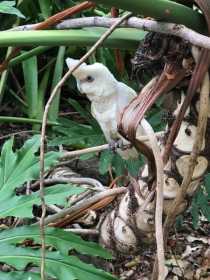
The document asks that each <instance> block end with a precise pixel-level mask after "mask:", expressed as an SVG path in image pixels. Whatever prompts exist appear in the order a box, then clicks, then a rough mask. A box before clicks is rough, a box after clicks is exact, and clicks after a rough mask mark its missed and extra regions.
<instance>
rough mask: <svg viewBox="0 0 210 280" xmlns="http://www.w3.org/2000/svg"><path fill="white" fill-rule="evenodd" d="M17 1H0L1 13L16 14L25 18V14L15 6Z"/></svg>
mask: <svg viewBox="0 0 210 280" xmlns="http://www.w3.org/2000/svg"><path fill="white" fill-rule="evenodd" d="M14 6H15V1H1V2H0V13H2V14H10V15H16V16H17V17H20V18H25V16H24V15H23V14H22V13H21V12H20V11H19V10H18V9H16V8H15V7H14Z"/></svg>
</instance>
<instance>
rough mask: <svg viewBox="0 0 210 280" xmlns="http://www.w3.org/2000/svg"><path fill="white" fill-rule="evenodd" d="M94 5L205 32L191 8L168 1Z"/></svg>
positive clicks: (106, 0)
mask: <svg viewBox="0 0 210 280" xmlns="http://www.w3.org/2000/svg"><path fill="white" fill-rule="evenodd" d="M94 2H95V3H98V4H103V5H105V6H108V7H113V6H114V7H116V8H120V9H124V10H127V11H131V12H133V13H135V14H140V15H144V16H145V17H153V18H155V19H158V20H161V21H166V22H174V23H179V24H184V25H186V26H187V27H190V28H192V29H194V30H196V31H200V32H204V31H205V30H206V27H205V21H204V18H203V16H202V15H201V14H199V13H198V12H196V11H193V10H192V9H191V8H189V7H186V6H184V5H181V4H179V3H176V2H173V1H168V0H149V1H148V0H141V1H140V0H132V1H130V0H94Z"/></svg>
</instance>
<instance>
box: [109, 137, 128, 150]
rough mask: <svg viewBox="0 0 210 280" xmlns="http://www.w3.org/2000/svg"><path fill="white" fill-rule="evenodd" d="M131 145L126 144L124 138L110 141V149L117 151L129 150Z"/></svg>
mask: <svg viewBox="0 0 210 280" xmlns="http://www.w3.org/2000/svg"><path fill="white" fill-rule="evenodd" d="M130 147H131V144H125V143H123V140H122V139H118V140H111V141H110V142H109V149H110V150H111V151H112V152H114V153H116V152H117V149H120V150H127V149H128V148H130Z"/></svg>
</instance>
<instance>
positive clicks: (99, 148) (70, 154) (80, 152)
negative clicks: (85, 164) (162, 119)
mask: <svg viewBox="0 0 210 280" xmlns="http://www.w3.org/2000/svg"><path fill="white" fill-rule="evenodd" d="M163 133H164V132H163V131H159V132H156V133H155V135H156V137H161V136H163ZM137 139H138V140H139V141H141V142H148V141H149V139H148V137H147V136H146V135H142V136H138V137H137ZM109 148H110V146H109V144H104V145H100V146H96V147H91V148H86V149H81V150H76V151H71V152H64V154H63V155H62V157H61V158H60V160H64V159H67V158H71V157H76V156H80V155H84V154H88V153H97V152H101V151H104V150H108V149H109Z"/></svg>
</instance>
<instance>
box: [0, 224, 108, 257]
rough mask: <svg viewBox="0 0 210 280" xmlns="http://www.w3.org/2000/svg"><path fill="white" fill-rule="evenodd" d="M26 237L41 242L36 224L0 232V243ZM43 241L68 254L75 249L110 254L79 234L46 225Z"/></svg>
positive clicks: (103, 255) (102, 254)
mask: <svg viewBox="0 0 210 280" xmlns="http://www.w3.org/2000/svg"><path fill="white" fill-rule="evenodd" d="M26 239H31V240H33V241H34V242H35V243H39V244H40V243H41V239H40V229H39V227H37V226H23V227H18V228H14V229H10V230H4V231H1V232H0V246H1V244H12V245H15V244H16V243H20V242H23V241H24V240H26ZM45 242H46V244H47V245H50V246H53V247H54V248H56V249H57V250H59V251H60V252H61V254H64V255H68V252H69V250H71V249H75V250H76V251H77V252H79V253H81V254H88V255H91V256H99V257H101V258H105V259H110V258H111V254H110V253H108V252H107V251H106V250H105V249H103V248H102V247H100V246H99V245H98V244H97V243H94V242H87V241H85V240H83V239H82V238H81V237H80V236H78V235H75V234H73V233H71V232H66V231H64V230H62V229H57V228H52V227H48V228H45Z"/></svg>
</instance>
